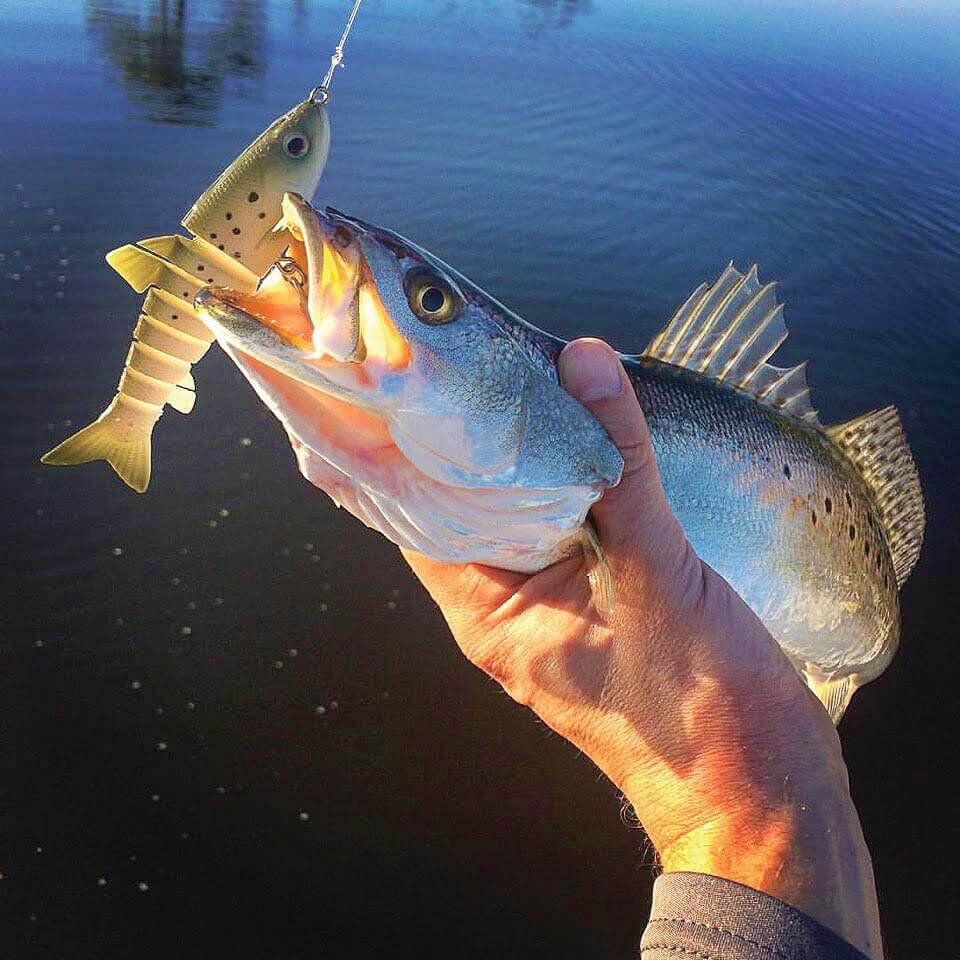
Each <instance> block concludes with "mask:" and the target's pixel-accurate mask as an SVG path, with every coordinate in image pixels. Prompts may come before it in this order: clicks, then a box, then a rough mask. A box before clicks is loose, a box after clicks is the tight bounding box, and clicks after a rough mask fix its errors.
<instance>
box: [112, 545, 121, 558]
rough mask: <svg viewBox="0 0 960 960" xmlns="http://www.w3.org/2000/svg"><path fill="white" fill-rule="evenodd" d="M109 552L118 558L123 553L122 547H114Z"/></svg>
mask: <svg viewBox="0 0 960 960" xmlns="http://www.w3.org/2000/svg"><path fill="white" fill-rule="evenodd" d="M110 552H111V553H112V554H113V555H114V556H115V557H119V556H120V554H121V553H123V547H114V548H113V549H112V550H111V551H110Z"/></svg>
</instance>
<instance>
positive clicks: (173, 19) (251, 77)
mask: <svg viewBox="0 0 960 960" xmlns="http://www.w3.org/2000/svg"><path fill="white" fill-rule="evenodd" d="M265 5H266V4H265V0H220V2H219V3H215V4H209V5H205V7H206V8H208V9H210V13H209V15H206V9H205V11H204V12H205V15H204V16H203V17H202V18H201V17H200V16H199V15H198V16H194V17H189V16H188V13H187V2H186V0H150V2H148V3H147V4H146V7H147V12H146V16H145V17H144V16H143V12H142V11H143V9H144V4H143V3H141V2H137V0H87V3H86V27H87V33H88V36H90V37H91V39H93V40H94V41H95V42H96V43H97V44H98V45H99V47H100V48H101V49H102V51H103V53H104V55H105V56H106V58H107V60H108V61H109V62H110V63H111V64H112V65H113V66H114V68H115V69H116V70H117V71H118V72H119V74H120V79H121V81H122V83H123V85H124V86H125V87H126V89H127V92H128V93H129V95H130V98H131V100H132V101H133V102H134V103H136V104H138V105H139V106H141V107H142V108H143V109H144V111H145V113H146V116H147V118H148V119H150V120H156V121H159V122H162V123H181V124H195V125H200V126H208V125H210V124H212V123H213V122H214V120H215V119H216V114H217V111H218V109H219V107H220V103H221V101H222V99H223V90H224V84H225V81H226V80H227V79H228V78H232V79H233V80H235V81H237V84H236V85H237V87H238V89H239V92H240V93H241V95H242V94H243V93H244V92H246V91H247V90H248V89H249V88H250V85H251V84H252V83H254V82H255V81H257V80H258V79H260V78H261V77H262V75H263V72H264V56H265V54H264V48H265V43H264V30H265V27H266V24H265V17H266V14H265Z"/></svg>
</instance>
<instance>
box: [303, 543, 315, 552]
mask: <svg viewBox="0 0 960 960" xmlns="http://www.w3.org/2000/svg"><path fill="white" fill-rule="evenodd" d="M303 549H304V550H306V551H307V553H310V552H311V551H312V550H313V544H312V543H305V544H304V545H303Z"/></svg>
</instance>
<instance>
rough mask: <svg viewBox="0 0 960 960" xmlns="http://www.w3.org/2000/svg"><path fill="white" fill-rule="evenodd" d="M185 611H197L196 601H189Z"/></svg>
mask: <svg viewBox="0 0 960 960" xmlns="http://www.w3.org/2000/svg"><path fill="white" fill-rule="evenodd" d="M187 609H188V610H196V609H197V601H196V600H190V601H189V602H188V603H187Z"/></svg>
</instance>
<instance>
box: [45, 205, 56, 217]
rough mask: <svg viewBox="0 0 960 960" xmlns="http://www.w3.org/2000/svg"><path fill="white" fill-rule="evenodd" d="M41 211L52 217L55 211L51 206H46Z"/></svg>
mask: <svg viewBox="0 0 960 960" xmlns="http://www.w3.org/2000/svg"><path fill="white" fill-rule="evenodd" d="M43 212H44V213H45V214H46V215H47V216H48V217H52V216H53V215H54V214H55V213H56V212H57V211H56V210H54V209H53V207H47V209H46V210H44V211H43Z"/></svg>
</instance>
